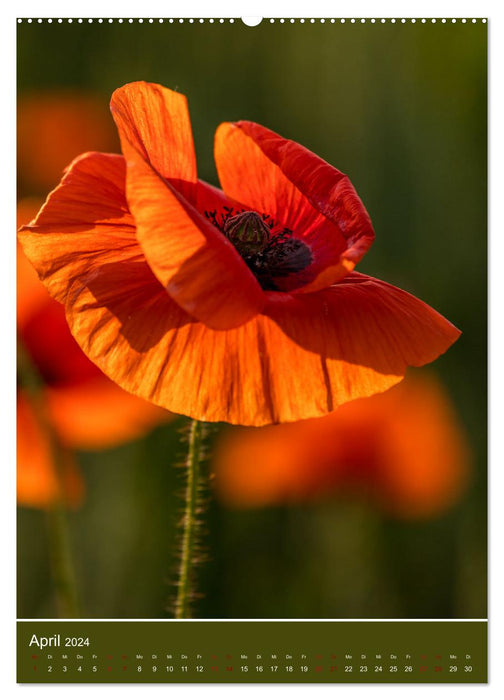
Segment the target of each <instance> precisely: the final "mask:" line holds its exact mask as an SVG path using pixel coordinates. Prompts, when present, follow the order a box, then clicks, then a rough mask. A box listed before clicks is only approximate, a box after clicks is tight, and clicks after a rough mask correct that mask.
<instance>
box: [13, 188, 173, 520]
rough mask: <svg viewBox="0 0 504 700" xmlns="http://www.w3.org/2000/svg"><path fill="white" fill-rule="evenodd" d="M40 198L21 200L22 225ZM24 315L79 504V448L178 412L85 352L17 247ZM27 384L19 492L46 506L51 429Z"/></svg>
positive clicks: (65, 475)
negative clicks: (130, 386)
mask: <svg viewBox="0 0 504 700" xmlns="http://www.w3.org/2000/svg"><path fill="white" fill-rule="evenodd" d="M39 207H40V201H38V200H33V199H29V200H24V201H21V202H20V203H19V204H18V225H19V224H21V223H22V222H26V221H29V220H30V219H31V218H32V217H33V215H34V214H35V212H37V211H38V209H39ZM17 322H18V335H19V339H20V342H21V343H22V346H23V350H24V352H26V353H27V354H28V356H29V358H30V361H31V363H33V365H34V367H35V368H36V371H37V373H38V374H39V376H40V379H41V381H42V382H43V394H44V397H43V398H44V408H45V411H46V412H47V420H48V421H49V422H50V424H51V426H52V428H53V429H54V431H55V433H56V435H57V437H58V440H59V441H60V443H61V445H62V447H63V454H64V459H63V464H62V474H61V477H62V481H63V484H62V490H63V492H64V495H65V498H66V501H67V503H68V504H69V505H74V506H75V505H78V503H79V502H80V501H81V499H82V496H83V492H84V486H83V482H82V477H81V476H80V473H79V472H78V470H77V467H76V465H75V463H74V461H73V458H72V454H71V449H102V448H106V447H113V446H115V445H118V444H121V443H122V442H126V441H128V440H133V439H134V438H136V437H139V436H140V435H142V434H143V433H145V432H147V430H149V429H150V428H152V427H153V426H154V425H156V424H158V423H161V422H163V421H166V420H168V419H169V418H170V414H169V413H168V412H167V411H165V410H163V409H160V408H158V407H157V406H153V405H152V404H151V403H148V402H147V401H144V400H143V399H139V398H138V397H136V396H133V395H131V394H128V393H127V392H125V391H123V390H122V389H120V388H119V387H118V386H117V385H116V384H114V383H113V382H111V381H110V379H108V378H107V377H106V376H105V375H104V374H103V373H102V372H101V371H100V370H99V369H98V367H96V365H94V364H93V363H92V362H91V361H90V360H88V358H87V357H86V356H85V355H84V353H83V352H82V350H81V349H80V348H79V346H78V345H77V343H76V342H75V340H74V339H73V338H72V336H71V334H70V330H69V328H68V324H67V322H66V320H65V313H64V309H63V307H62V306H61V304H58V303H57V302H56V301H54V300H53V299H51V297H50V296H49V294H48V293H47V290H46V289H45V288H44V286H43V285H42V284H41V283H40V281H39V280H38V279H37V275H36V273H35V271H34V269H33V267H32V266H31V265H30V263H29V262H28V260H27V259H26V258H25V256H24V254H23V252H22V250H21V247H20V246H18V251H17ZM22 379H23V378H22V375H21V384H20V387H19V391H18V397H17V497H18V502H19V503H20V504H21V505H27V506H34V507H46V506H49V505H50V504H51V503H52V502H53V501H54V499H55V498H56V496H57V494H58V483H57V478H56V471H55V467H54V460H53V457H52V454H51V452H52V446H51V439H50V436H49V435H47V431H46V430H45V429H44V426H43V425H42V424H41V421H40V416H38V414H37V410H36V409H35V407H34V406H33V403H32V401H31V399H30V395H29V393H28V391H27V390H26V388H25V387H23V384H22Z"/></svg>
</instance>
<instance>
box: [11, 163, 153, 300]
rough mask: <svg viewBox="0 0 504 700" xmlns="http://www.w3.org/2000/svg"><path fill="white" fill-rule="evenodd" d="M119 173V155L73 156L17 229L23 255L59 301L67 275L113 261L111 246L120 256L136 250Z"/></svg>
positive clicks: (121, 169) (68, 280)
mask: <svg viewBox="0 0 504 700" xmlns="http://www.w3.org/2000/svg"><path fill="white" fill-rule="evenodd" d="M125 176H126V167H125V163H124V159H123V157H122V156H118V155H111V154H104V153H85V154H83V155H82V156H79V158H76V159H75V160H74V162H73V163H72V164H71V165H70V166H69V168H68V171H67V172H66V174H65V177H64V178H63V180H62V181H61V183H60V184H59V185H58V187H57V188H56V189H55V190H53V192H51V194H50V195H49V197H48V198H47V201H46V203H45V204H44V206H43V207H42V209H41V210H40V212H39V214H38V215H37V217H36V219H35V220H34V222H32V223H31V224H30V225H28V226H24V227H23V228H22V230H21V231H20V233H19V240H20V242H21V244H22V246H23V250H24V252H25V254H26V256H27V258H28V259H29V260H30V262H31V263H32V264H33V266H34V267H35V269H36V270H37V272H38V275H39V277H40V279H41V280H42V281H43V282H44V283H45V285H46V287H47V288H48V290H49V292H50V294H51V296H53V297H54V298H55V299H57V300H58V301H60V302H61V303H65V301H66V298H67V293H68V289H69V285H70V284H71V282H72V280H73V278H74V277H78V276H79V275H80V274H81V273H82V274H86V273H87V272H89V271H90V270H91V269H92V268H93V264H94V262H95V261H96V260H100V264H104V263H105V262H107V261H111V260H114V261H117V258H118V252H117V250H120V255H121V256H123V257H124V258H125V259H129V258H131V256H135V255H137V256H138V255H139V254H140V251H139V250H138V244H137V241H136V237H135V226H134V221H133V218H132V216H131V214H130V213H129V211H128V206H127V203H126V198H125V195H124V184H125ZM70 270H71V271H72V273H71V274H70Z"/></svg>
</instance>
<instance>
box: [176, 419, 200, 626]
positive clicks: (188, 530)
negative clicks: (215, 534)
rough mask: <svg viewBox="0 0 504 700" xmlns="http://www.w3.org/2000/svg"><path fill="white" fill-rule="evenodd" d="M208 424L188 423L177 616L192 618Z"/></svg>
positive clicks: (179, 617)
mask: <svg viewBox="0 0 504 700" xmlns="http://www.w3.org/2000/svg"><path fill="white" fill-rule="evenodd" d="M205 432H206V430H205V424H204V423H200V421H197V420H193V421H191V423H190V426H189V438H188V442H189V449H188V452H187V459H186V463H185V466H186V469H187V481H186V488H185V496H184V500H185V508H184V516H183V519H182V541H181V548H180V550H181V551H180V565H179V570H178V582H177V597H176V600H175V617H176V618H177V619H183V618H188V617H191V601H192V600H193V599H194V597H195V581H194V568H195V566H196V564H197V563H198V553H199V539H200V532H201V524H202V523H201V512H202V502H201V487H202V482H203V473H202V462H203V460H204V456H205V455H204V438H205Z"/></svg>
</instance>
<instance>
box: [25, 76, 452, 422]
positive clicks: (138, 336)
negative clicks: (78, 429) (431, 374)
mask: <svg viewBox="0 0 504 700" xmlns="http://www.w3.org/2000/svg"><path fill="white" fill-rule="evenodd" d="M111 109H112V114H113V116H114V119H115V121H116V124H117V127H118V130H119V135H120V138H121V146H122V150H123V154H124V157H122V156H117V155H110V154H104V153H85V154H83V155H82V156H80V157H79V158H77V159H75V160H74V161H73V163H72V164H71V165H70V166H69V168H68V170H67V172H66V174H65V176H64V178H63V180H62V181H61V184H60V185H59V186H58V187H57V188H56V189H55V190H54V191H53V192H52V193H51V194H50V195H49V198H48V200H47V201H46V203H45V205H44V206H43V208H42V209H41V211H40V212H39V214H38V216H37V217H36V219H35V220H34V221H33V222H32V223H31V224H30V225H29V226H27V227H24V229H23V231H22V232H21V233H20V240H21V241H22V244H23V247H24V250H25V253H26V254H27V256H28V258H29V259H30V261H31V262H32V263H33V265H34V266H35V268H36V269H37V271H38V273H39V275H40V278H41V279H42V280H43V281H44V283H45V284H46V286H47V288H48V290H49V292H50V293H51V295H52V296H53V297H54V298H55V299H57V300H58V301H60V302H61V303H63V304H65V308H66V317H67V320H68V323H69V324H70V327H71V329H72V333H73V335H74V337H75V338H76V339H77V341H78V342H79V344H80V345H81V347H82V348H83V350H84V352H85V353H86V354H87V355H88V357H90V358H91V359H92V360H93V362H95V363H96V364H97V365H98V366H99V367H100V368H101V369H102V370H103V371H104V372H105V373H106V374H107V375H108V376H109V377H111V378H112V379H113V380H114V381H115V382H117V383H118V384H119V385H120V386H122V387H124V388H125V389H127V390H129V391H131V392H132V393H135V394H137V395H139V396H142V397H144V398H146V399H148V400H150V401H153V402H154V403H156V404H159V405H161V406H164V407H165V408H168V409H169V410H171V411H174V412H176V413H182V414H184V415H188V416H191V417H193V418H197V419H199V420H205V421H227V422H230V423H238V424H243V425H264V424H268V423H278V422H285V421H293V420H298V419H301V418H309V417H315V416H320V415H324V414H326V413H328V412H330V411H332V410H333V409H334V408H336V407H337V406H339V405H340V404H342V403H345V402H346V401H349V400H352V399H355V398H359V397H363V396H369V395H372V394H374V393H377V392H381V391H384V390H385V389H388V388H389V387H390V386H392V385H394V384H396V383H397V382H399V381H400V380H401V379H402V377H403V376H404V373H405V371H406V367H407V366H410V365H413V366H419V365H423V364H425V363H427V362H431V361H432V360H434V359H435V358H436V357H438V356H439V355H440V354H441V353H443V352H445V350H446V349H447V348H448V347H449V346H450V345H451V344H452V343H453V342H454V341H455V340H456V339H457V338H458V336H459V335H460V333H459V331H458V330H457V329H456V328H455V327H454V326H453V325H452V324H451V323H449V322H448V321H447V320H446V319H444V318H443V317H442V316H440V315H439V314H438V313H437V312H436V311H434V310H433V309H431V308H430V307H429V306H427V305H426V304H424V303H423V302H421V301H419V300H418V299H416V298H415V297H413V296H411V295H410V294H407V293H406V292H404V291H402V290H400V289H398V288H396V287H392V286H391V285H389V284H386V283H385V282H381V281H380V280H376V279H373V278H371V277H368V276H366V275H362V274H359V273H356V272H353V268H354V267H355V265H356V263H357V262H358V261H359V260H360V259H361V258H362V256H363V255H364V254H365V252H366V251H367V249H368V248H369V246H370V245H371V243H372V241H373V238H374V232H373V229H372V226H371V222H370V219H369V216H368V214H367V212H366V210H365V208H364V206H363V204H362V202H361V201H360V199H359V197H358V196H357V193H356V192H355V190H354V188H353V186H352V184H351V183H350V180H349V179H348V178H347V177H346V175H344V174H343V173H341V172H340V171H338V170H336V169H335V168H333V167H332V166H330V165H329V164H328V163H326V162H325V161H323V160H322V159H321V158H319V157H318V156H316V155H315V154H313V153H311V152H310V151H308V150H307V149H305V148H303V147H302V146H300V145H299V144H297V143H295V142H293V141H289V140H287V139H284V138H282V137H281V136H279V135H278V134H275V133H274V132H272V131H270V130H269V129H266V128H264V127H262V126H260V125H258V124H253V123H251V122H244V121H242V122H237V123H234V124H230V123H225V124H221V125H220V127H219V128H218V130H217V133H216V138H215V159H216V164H217V170H218V173H219V178H220V181H221V184H222V186H223V189H224V191H222V190H218V189H216V188H214V187H211V186H210V185H208V184H206V183H204V182H202V181H200V180H198V178H197V172H196V159H195V154H194V146H193V140H192V133H191V125H190V120H189V113H188V109H187V103H186V99H185V97H184V96H183V95H180V94H179V93H176V92H173V91H171V90H168V89H166V88H163V87H161V86H159V85H153V84H148V83H143V82H138V83H132V84H129V85H126V86H124V87H122V88H120V89H119V90H116V92H115V93H114V95H113V97H112V102H111Z"/></svg>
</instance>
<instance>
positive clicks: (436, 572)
mask: <svg viewBox="0 0 504 700" xmlns="http://www.w3.org/2000/svg"><path fill="white" fill-rule="evenodd" d="M486 31H487V27H486V25H485V24H482V23H481V22H479V23H477V24H475V25H473V24H461V23H460V22H458V23H457V24H456V25H451V24H444V25H443V24H441V23H440V22H438V23H436V24H435V25H432V24H428V25H423V24H420V22H417V23H416V24H414V25H413V24H411V23H407V24H406V25H402V24H400V23H397V24H396V25H392V24H390V23H388V24H386V25H384V26H382V25H378V24H376V25H371V24H369V22H368V23H366V24H364V25H362V24H350V23H349V21H347V22H346V23H345V24H344V25H342V24H341V23H339V22H336V23H335V24H331V23H330V22H329V21H328V20H326V23H325V24H320V23H319V22H317V23H316V24H313V25H312V24H310V23H306V24H303V25H301V24H300V23H298V22H297V23H296V24H294V25H291V24H288V23H285V24H280V23H279V21H278V20H277V21H276V22H275V23H274V24H270V23H269V22H268V21H267V20H263V22H262V23H261V25H259V26H258V27H255V28H248V27H245V26H244V25H243V24H242V23H241V21H240V20H236V21H235V23H234V24H230V23H229V22H226V23H225V24H223V25H221V24H219V23H217V22H216V23H214V24H211V25H210V24H209V23H208V21H205V23H204V24H203V25H201V24H199V23H197V22H196V23H194V24H192V25H189V24H188V23H187V21H186V22H185V23H184V24H179V23H178V22H177V21H175V23H173V24H170V23H169V22H168V21H167V20H165V21H164V23H163V24H159V23H158V22H157V21H155V23H154V24H148V23H147V20H145V21H144V23H143V24H138V22H135V23H134V24H132V25H131V24H129V23H128V22H127V21H125V22H124V23H123V24H121V25H119V24H118V23H117V21H115V22H114V23H113V24H109V23H107V22H106V21H105V22H104V23H103V24H98V23H97V21H96V20H95V21H94V23H93V24H91V25H90V24H88V23H86V22H85V23H84V24H82V25H79V24H77V22H76V20H74V22H73V23H72V24H71V25H69V24H67V23H65V24H64V25H58V24H57V23H53V24H52V25H49V24H47V23H44V24H42V25H37V24H35V23H34V24H31V25H30V24H27V23H26V21H25V22H23V23H22V24H21V25H18V89H19V97H20V98H22V97H23V96H25V95H28V94H30V93H31V92H32V91H34V90H36V91H41V90H46V89H47V90H54V89H67V88H69V89H72V90H75V89H78V90H86V91H92V92H93V93H96V94H98V95H99V96H101V97H102V99H103V104H104V109H106V105H107V104H108V100H109V98H110V95H111V93H112V91H113V90H114V89H115V88H117V87H119V86H121V85H123V84H124V83H127V82H131V81H134V80H147V81H152V82H159V83H161V84H163V85H165V86H167V87H170V88H176V89H178V90H179V91H180V92H182V93H184V94H185V95H186V96H187V97H188V100H189V106H190V111H191V118H192V124H193V130H194V138H195V143H196V150H197V155H198V167H199V175H200V177H201V178H202V179H204V180H207V181H210V182H212V183H214V184H217V179H216V172H215V167H214V164H213V156H212V141H213V133H214V130H215V128H216V126H217V125H218V124H219V123H220V122H221V121H228V120H237V119H249V120H253V121H257V122H259V123H261V124H264V125H266V126H268V127H270V128H271V129H273V130H275V131H278V132H279V133H280V134H282V135H283V136H286V137H288V138H292V139H294V140H295V141H298V142H300V143H302V144H303V145H305V146H306V147H308V148H310V149H311V150H313V151H314V152H315V153H317V154H318V155H320V156H321V157H323V158H324V159H326V160H327V161H329V162H330V163H331V164H333V165H334V166H336V167H337V168H338V169H340V170H342V171H344V172H346V173H347V174H348V175H349V176H350V178H351V180H352V182H353V184H354V186H355V187H356V189H357V191H358V193H359V195H360V196H361V198H362V200H363V202H364V204H365V206H366V208H367V209H368V211H369V213H370V215H371V218H372V221H373V224H374V227H375V230H376V241H375V243H374V245H373V247H372V248H371V251H370V252H369V253H368V254H367V256H366V257H365V259H364V261H363V262H362V263H361V264H360V265H359V270H360V271H361V272H365V273H368V274H371V275H375V276H377V277H379V278H381V279H385V280H387V281H388V282H390V283H392V284H395V285H397V286H399V287H402V288H403V289H406V290H408V291H410V292H412V293H413V294H415V295H416V296H418V297H420V298H421V299H423V300H424V301H426V302H427V303H429V304H430V305H432V306H433V307H434V308H435V309H437V310H438V311H440V312H441V313H442V314H444V315H445V316H446V317H447V318H449V319H450V320H451V321H452V322H453V323H454V324H455V325H457V326H458V327H459V328H460V329H461V330H462V331H463V335H462V337H461V339H460V340H459V341H458V342H457V343H456V344H455V345H454V346H453V347H452V348H451V349H450V350H449V352H448V353H447V354H446V355H445V356H443V357H441V358H440V359H439V360H438V361H437V362H436V363H435V365H434V368H435V369H436V371H437V373H438V375H439V376H440V377H441V378H442V379H443V381H444V383H445V384H446V386H447V387H448V389H449V392H450V394H451V396H452V398H453V400H454V402H455V405H456V407H457V410H458V413H459V417H460V420H461V422H462V425H464V426H465V428H466V430H467V434H468V439H469V442H470V445H471V448H472V451H473V454H474V458H475V459H474V468H475V477H474V479H473V483H472V488H471V490H470V492H469V494H468V495H467V497H466V498H465V499H464V500H463V502H462V503H460V504H459V505H458V506H457V507H456V508H454V509H452V510H451V511H450V512H449V513H447V514H445V515H444V516H442V517H438V518H436V519H434V520H430V521H427V522H414V521H409V522H403V521H397V520H392V519H389V518H387V517H386V516H385V515H383V514H382V513H381V512H379V511H378V510H374V509H372V508H370V507H368V506H366V505H365V504H364V503H359V502H347V501H343V500H326V501H325V502H324V503H322V504H320V505H307V506H305V507H278V508H267V509H261V510H251V511H234V510H230V509H225V508H223V507H221V506H219V505H218V504H216V503H215V501H212V502H211V504H210V507H209V515H208V530H209V533H208V536H207V538H206V541H207V549H208V556H207V561H206V562H205V563H204V564H203V565H202V567H201V569H200V572H199V587H200V589H201V590H204V591H205V592H206V595H205V597H203V598H201V599H199V600H198V602H197V606H196V615H197V616H198V617H211V618H228V617H239V618H254V617H264V618H268V617H274V618H289V617H309V618H311V617H314V618H317V617H324V618H332V617H335V618H345V617H350V618H353V617H366V618H367V617H369V618H373V617H414V618H416V617H418V618H422V617H427V618H435V617H463V618H471V617H485V616H486V411H487V396H486V371H487V369H486V357H487V348H486V322H487V307H486V299H487V297H486V294H487V279H486V261H487V235H486V198H487V189H486V172H487V160H486V157H487V156H486V138H487V137H486V124H487V113H486V89H487V88H486V84H487V75H486V52H487V46H486ZM47 148H48V149H50V148H51V144H50V143H48V144H47ZM75 155H77V154H75ZM53 184H54V185H56V184H57V182H56V181H55V182H54V183H53ZM46 194H47V192H45V191H44V192H43V191H36V190H34V189H33V187H31V186H30V185H29V184H27V183H26V182H24V181H23V179H22V178H20V180H19V196H20V197H22V196H26V195H44V196H45V195H46ZM183 424H184V419H179V420H177V422H176V423H174V424H171V425H169V426H165V427H160V428H157V429H155V430H154V431H153V432H152V433H151V434H150V436H148V437H147V438H145V439H143V440H138V441H136V442H134V443H132V444H129V445H126V446H123V447H121V448H118V449H115V450H109V451H106V452H102V453H96V454H92V453H85V454H84V453H82V454H80V455H79V461H80V465H81V467H82V470H83V472H84V477H85V481H86V484H87V498H86V501H85V503H84V505H83V507H82V508H81V509H80V510H78V511H76V512H73V513H71V514H70V527H71V531H70V535H71V541H72V546H73V549H74V556H75V566H76V569H77V575H78V581H79V588H80V595H81V598H82V603H83V607H84V615H85V616H87V617H105V618H107V617H111V618H114V617H132V618H135V617H143V618H151V617H163V616H165V615H169V613H168V612H166V604H167V602H168V600H169V598H170V595H171V592H172V590H171V588H170V582H171V581H172V580H173V567H174V560H173V544H174V540H175V537H176V525H177V522H178V520H179V518H180V509H181V504H180V501H179V500H178V499H177V494H178V493H179V492H180V490H181V488H182V483H183V482H182V473H181V470H177V469H175V468H174V464H175V463H176V461H177V460H178V459H179V458H180V456H181V450H183V447H182V448H181V447H180V445H179V438H180V435H179V433H178V429H179V428H180V427H181V426H183ZM215 435H216V432H215V431H214V437H215ZM44 533H45V514H44V513H43V512H42V511H38V510H34V509H28V508H20V509H19V520H18V615H19V616H20V617H27V618H30V617H51V616H54V615H55V607H54V601H53V597H52V592H51V584H50V576H49V563H48V556H47V541H46V536H45V534H44Z"/></svg>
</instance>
